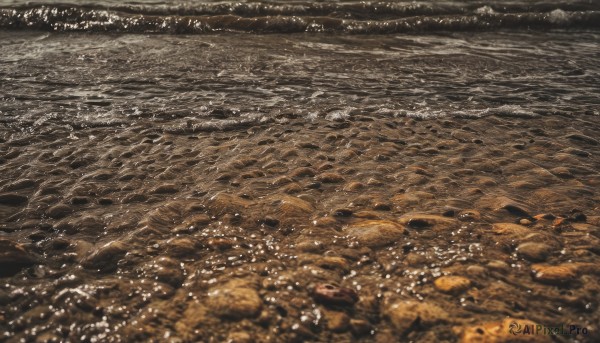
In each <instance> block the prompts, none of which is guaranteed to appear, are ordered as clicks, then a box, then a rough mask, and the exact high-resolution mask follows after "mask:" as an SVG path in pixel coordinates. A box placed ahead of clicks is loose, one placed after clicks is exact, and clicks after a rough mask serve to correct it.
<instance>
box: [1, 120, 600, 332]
mask: <svg viewBox="0 0 600 343" xmlns="http://www.w3.org/2000/svg"><path fill="white" fill-rule="evenodd" d="M165 123H167V124H168V119H165ZM598 132H600V118H599V117H598V116H597V115H585V114H579V115H578V116H576V117H575V116H573V117H571V116H568V115H552V114H547V115H544V116H536V117H520V116H488V117H483V118H478V119H473V118H470V119H461V118H447V119H445V118H436V119H428V120H419V119H414V118H406V117H398V118H390V117H389V116H384V115H378V114H375V113H373V112H372V111H369V110H364V111H358V112H357V113H355V114H353V115H352V116H351V117H349V118H346V119H341V118H339V119H338V120H325V119H324V118H314V120H312V121H310V120H306V118H297V117H296V116H294V115H293V114H292V113H287V114H286V113H285V112H282V113H281V114H280V115H278V116H277V118H275V122H274V123H267V124H264V125H260V124H253V125H252V126H247V127H244V126H239V127H230V128H228V129H227V130H221V131H219V130H212V131H208V130H204V129H203V128H202V127H200V126H196V125H194V123H188V125H179V126H173V128H172V129H161V128H159V127H158V126H157V125H154V124H153V123H151V122H149V123H146V124H144V123H143V122H138V123H137V124H134V125H132V126H129V127H123V128H121V127H96V128H83V127H80V128H77V127H76V128H74V129H73V130H70V129H69V128H63V127H60V126H49V127H46V128H41V129H40V130H38V131H36V132H33V133H27V132H22V133H15V132H13V131H11V130H10V129H8V128H2V131H1V132H0V141H1V142H2V144H1V145H0V169H1V171H2V177H1V178H0V180H1V181H0V218H2V220H1V223H0V246H1V247H2V250H0V271H1V273H2V275H1V278H0V319H1V320H0V333H2V338H0V340H2V341H5V340H6V341H8V342H18V341H27V342H29V341H35V342H58V341H71V342H78V341H83V342H100V341H165V342H166V341H169V342H194V341H205V342H222V341H230V342H253V341H256V342H283V341H286V342H301V341H320V342H322V341H338V342H343V341H365V342H392V341H399V340H401V341H409V340H411V341H419V342H434V341H438V342H441V341H448V342H456V341H462V342H515V341H540V342H542V341H557V342H567V341H570V340H573V339H577V340H579V341H582V342H595V341H599V340H600V327H598V323H600V311H599V309H598V305H599V300H600V298H599V296H598V294H599V292H600V285H599V277H600V264H599V261H600V257H599V254H600V207H599V206H600V205H599V204H600V195H599V194H598V191H597V190H598V189H599V187H600V157H599V156H600V142H599V139H598V134H597V133H598ZM513 321H515V322H516V323H517V324H518V325H521V326H522V327H524V326H525V325H532V324H541V325H545V326H547V327H556V326H560V325H565V326H569V325H577V326H578V327H581V328H586V329H587V331H588V334H587V335H581V334H580V335H578V336H577V337H574V336H555V337H552V338H551V337H550V336H543V335H535V336H531V335H530V336H527V335H513V334H511V333H510V326H511V324H512V323H513Z"/></svg>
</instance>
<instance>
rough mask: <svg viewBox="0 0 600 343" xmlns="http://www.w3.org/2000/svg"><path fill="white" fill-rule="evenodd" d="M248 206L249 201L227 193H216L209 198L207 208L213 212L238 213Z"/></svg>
mask: <svg viewBox="0 0 600 343" xmlns="http://www.w3.org/2000/svg"><path fill="white" fill-rule="evenodd" d="M248 206H250V201H248V200H246V199H243V198H240V197H238V196H235V195H231V194H227V193H222V192H221V193H217V194H216V195H214V196H213V197H212V198H210V200H209V208H210V210H211V211H212V212H213V213H215V214H223V213H239V212H242V211H243V210H244V209H245V208H247V207H248Z"/></svg>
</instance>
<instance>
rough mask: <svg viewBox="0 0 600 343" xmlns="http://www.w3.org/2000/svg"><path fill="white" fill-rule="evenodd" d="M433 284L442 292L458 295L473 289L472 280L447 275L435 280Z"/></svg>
mask: <svg viewBox="0 0 600 343" xmlns="http://www.w3.org/2000/svg"><path fill="white" fill-rule="evenodd" d="M433 284H434V285H435V288H437V289H438V290H439V291H441V292H444V293H448V294H458V293H461V292H463V291H466V290H467V289H468V288H469V287H471V280H469V279H467V278H464V277H462V276H454V275H446V276H441V277H439V278H437V279H435V281H434V282H433Z"/></svg>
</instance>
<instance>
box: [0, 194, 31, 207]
mask: <svg viewBox="0 0 600 343" xmlns="http://www.w3.org/2000/svg"><path fill="white" fill-rule="evenodd" d="M27 201H28V199H27V197H26V196H22V195H18V194H14V193H5V194H0V205H6V206H21V205H24V204H25V203H27Z"/></svg>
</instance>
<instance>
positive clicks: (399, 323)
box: [385, 300, 449, 335]
mask: <svg viewBox="0 0 600 343" xmlns="http://www.w3.org/2000/svg"><path fill="white" fill-rule="evenodd" d="M385 315H386V317H387V318H388V319H389V320H390V322H391V323H392V326H393V327H394V328H395V329H396V331H397V332H398V334H400V335H405V334H407V333H408V332H409V330H410V329H411V328H413V327H414V324H415V322H417V321H418V323H419V325H420V326H421V327H423V328H430V327H432V326H434V325H436V324H440V323H445V322H447V321H448V319H449V315H448V313H447V312H446V311H445V310H443V309H442V308H440V307H438V306H436V305H434V304H431V303H428V302H418V301H415V300H405V301H400V302H396V303H394V304H392V305H390V306H389V307H388V308H387V309H386V310H385Z"/></svg>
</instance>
